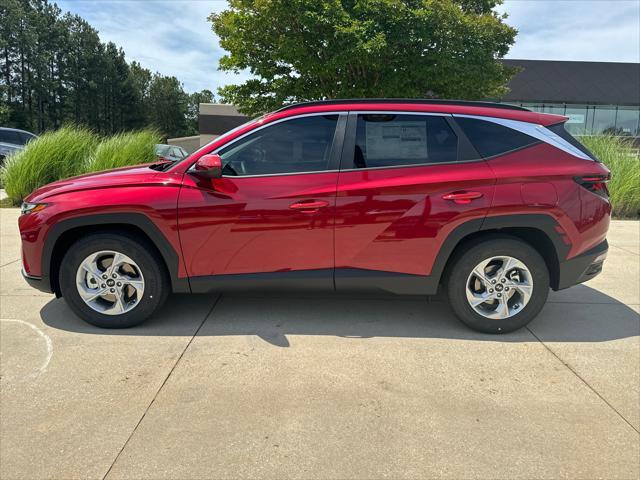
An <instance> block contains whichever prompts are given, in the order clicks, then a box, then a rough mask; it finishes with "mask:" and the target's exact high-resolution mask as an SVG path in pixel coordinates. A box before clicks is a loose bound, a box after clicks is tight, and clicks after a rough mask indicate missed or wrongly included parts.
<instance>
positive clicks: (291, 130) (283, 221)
mask: <svg viewBox="0 0 640 480" xmlns="http://www.w3.org/2000/svg"><path fill="white" fill-rule="evenodd" d="M345 124H346V114H345V115H342V116H340V115H339V114H321V115H315V114H312V115H304V116H299V117H294V118H290V119H285V120H281V121H276V122H273V123H269V124H267V125H265V126H263V127H258V128H257V129H254V130H252V131H251V132H250V133H248V134H247V135H245V136H242V137H240V138H238V139H235V140H233V141H232V142H231V143H229V144H227V145H225V146H224V147H222V148H221V149H219V150H218V151H217V152H215V153H218V154H219V155H220V157H221V158H222V165H223V177H222V178H220V179H214V180H206V179H202V178H199V177H198V176H197V175H194V174H192V173H187V175H185V180H184V185H183V188H182V189H181V192H180V197H179V228H180V238H181V242H182V248H183V255H184V258H185V264H186V266H187V270H188V274H189V276H190V277H191V284H192V289H193V290H194V291H203V290H209V289H210V288H207V282H208V281H209V280H211V279H208V278H207V277H211V276H220V275H234V274H246V275H253V274H255V275H253V277H251V278H253V279H254V280H256V281H260V280H261V279H264V280H265V281H266V282H268V281H271V280H273V281H275V282H278V281H283V280H286V278H285V277H287V276H289V277H291V276H290V275H287V274H291V273H295V272H298V275H294V277H295V278H301V277H305V278H306V279H308V280H309V282H311V283H312V286H318V287H322V288H325V287H326V288H329V289H332V288H333V268H334V243H333V225H334V215H335V195H336V184H337V180H338V163H339V152H340V151H341V146H342V140H343V136H344V127H345ZM299 272H305V273H304V275H300V274H299ZM243 281H244V283H245V284H247V285H248V284H249V283H251V282H250V279H247V278H245V279H243Z"/></svg>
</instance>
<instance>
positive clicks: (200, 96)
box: [187, 90, 215, 135]
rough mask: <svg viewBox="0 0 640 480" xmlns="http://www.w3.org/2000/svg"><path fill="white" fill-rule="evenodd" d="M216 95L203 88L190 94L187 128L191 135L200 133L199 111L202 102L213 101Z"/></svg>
mask: <svg viewBox="0 0 640 480" xmlns="http://www.w3.org/2000/svg"><path fill="white" fill-rule="evenodd" d="M214 99H215V97H214V95H213V92H212V91H211V90H202V91H201V92H195V93H192V94H191V95H189V104H188V106H187V128H188V130H189V134H190V135H197V134H198V113H199V111H200V104H201V103H213V102H214Z"/></svg>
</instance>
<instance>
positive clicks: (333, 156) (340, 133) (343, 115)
mask: <svg viewBox="0 0 640 480" xmlns="http://www.w3.org/2000/svg"><path fill="white" fill-rule="evenodd" d="M327 115H338V121H337V122H336V129H335V132H334V133H333V142H332V144H331V153H330V154H329V161H328V162H327V168H326V170H313V171H308V172H288V173H262V174H256V175H222V178H232V179H236V180H238V179H240V178H257V177H284V176H290V175H311V174H317V173H337V172H338V171H339V169H338V164H339V163H340V154H341V152H342V148H343V147H342V146H343V142H344V137H345V130H346V123H347V116H348V112H347V111H343V110H340V111H333V110H331V111H326V112H313V113H304V114H300V115H291V116H289V117H284V118H279V119H278V120H274V121H273V122H268V123H265V124H264V125H260V126H259V127H256V128H253V129H251V130H249V131H248V132H245V133H243V134H242V135H240V136H239V137H237V138H234V139H233V140H231V141H230V142H228V143H225V144H224V145H220V146H219V147H218V148H216V149H215V150H214V151H212V152H209V154H216V155H219V154H220V151H221V150H223V149H225V148H227V147H230V146H231V145H233V144H235V143H236V142H239V141H240V140H242V139H243V138H245V137H248V136H249V135H252V134H254V133H255V132H257V131H259V130H262V129H264V128H268V127H271V126H273V125H276V124H278V123H282V122H286V121H290V120H295V119H298V118H305V117H318V116H327ZM195 168H196V167H195V162H194V163H193V165H191V166H190V167H189V169H188V170H187V172H189V173H193V172H195Z"/></svg>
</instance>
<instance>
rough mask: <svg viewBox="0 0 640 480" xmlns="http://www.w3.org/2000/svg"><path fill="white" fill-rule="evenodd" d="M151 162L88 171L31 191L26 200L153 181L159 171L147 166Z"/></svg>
mask: <svg viewBox="0 0 640 480" xmlns="http://www.w3.org/2000/svg"><path fill="white" fill-rule="evenodd" d="M149 165H151V164H145V165H136V166H134V167H123V168H116V169H114V170H105V171H103V172H96V173H89V174H86V175H80V176H78V177H71V178H65V179H64V180H58V181H57V182H53V183H49V184H47V185H45V186H43V187H40V188H38V189H37V190H35V191H33V192H32V193H31V194H30V195H29V196H28V197H27V198H25V200H26V201H28V202H32V203H36V202H41V201H43V200H45V199H46V198H49V197H52V196H53V195H60V194H62V193H71V192H77V191H82V190H92V189H96V188H113V187H123V186H139V185H145V184H149V183H153V182H154V179H155V178H156V177H157V176H158V174H159V173H160V172H158V171H157V170H154V169H152V168H149Z"/></svg>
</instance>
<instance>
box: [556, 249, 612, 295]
mask: <svg viewBox="0 0 640 480" xmlns="http://www.w3.org/2000/svg"><path fill="white" fill-rule="evenodd" d="M608 251H609V243H608V242H607V241H606V240H605V241H604V242H602V243H600V244H598V245H596V246H595V247H593V248H592V249H591V250H588V251H586V252H585V253H583V254H581V255H578V256H577V257H573V258H571V259H569V260H565V261H564V262H560V265H559V272H558V273H559V275H558V288H557V289H556V290H562V289H564V288H569V287H571V286H573V285H577V284H578V283H582V282H586V281H588V280H591V279H592V278H593V277H595V276H597V275H598V274H599V273H600V272H601V271H602V264H603V263H604V261H605V259H606V258H607V252H608Z"/></svg>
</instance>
